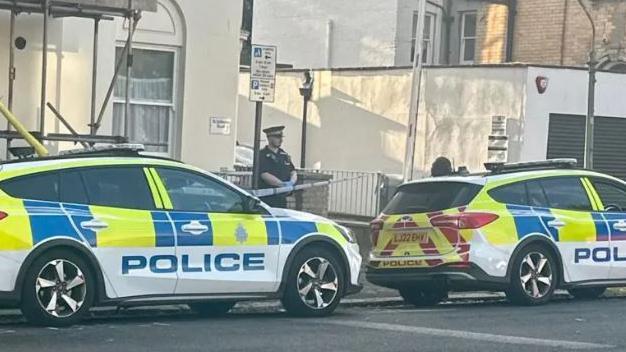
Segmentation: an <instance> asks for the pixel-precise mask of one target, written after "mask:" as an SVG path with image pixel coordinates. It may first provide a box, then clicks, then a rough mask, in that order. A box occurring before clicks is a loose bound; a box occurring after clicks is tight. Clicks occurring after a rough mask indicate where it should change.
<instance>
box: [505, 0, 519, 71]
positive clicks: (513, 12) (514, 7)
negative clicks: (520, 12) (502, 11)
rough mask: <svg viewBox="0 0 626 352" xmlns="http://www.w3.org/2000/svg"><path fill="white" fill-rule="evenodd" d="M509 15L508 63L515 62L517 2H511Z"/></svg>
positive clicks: (507, 32) (506, 59) (511, 0)
mask: <svg viewBox="0 0 626 352" xmlns="http://www.w3.org/2000/svg"><path fill="white" fill-rule="evenodd" d="M508 7H509V11H508V12H509V13H508V18H507V28H506V58H505V61H506V62H512V61H513V40H514V38H515V18H516V17H517V0H509V3H508Z"/></svg>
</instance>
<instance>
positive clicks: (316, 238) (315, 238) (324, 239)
mask: <svg viewBox="0 0 626 352" xmlns="http://www.w3.org/2000/svg"><path fill="white" fill-rule="evenodd" d="M313 246H322V247H325V248H327V249H329V250H330V251H332V252H334V253H335V254H337V257H338V258H339V260H341V263H342V264H343V267H342V268H340V269H341V270H342V271H343V274H344V292H345V289H346V288H347V286H348V285H349V283H350V261H349V260H348V257H347V255H346V253H345V251H344V250H343V249H342V248H341V245H340V244H339V243H337V242H336V241H335V240H333V239H332V238H330V237H328V236H326V235H324V234H313V235H309V236H307V237H305V238H303V239H302V240H300V241H299V242H298V243H296V245H295V246H294V247H293V248H292V249H291V252H290V253H289V256H288V257H287V260H286V261H285V265H284V266H283V271H282V275H281V279H280V286H279V288H278V294H279V295H280V296H282V295H283V293H284V291H285V287H286V285H287V277H288V276H289V270H290V269H291V267H292V265H293V262H294V260H295V258H296V256H297V255H298V253H300V252H301V251H302V250H304V249H305V248H309V247H313Z"/></svg>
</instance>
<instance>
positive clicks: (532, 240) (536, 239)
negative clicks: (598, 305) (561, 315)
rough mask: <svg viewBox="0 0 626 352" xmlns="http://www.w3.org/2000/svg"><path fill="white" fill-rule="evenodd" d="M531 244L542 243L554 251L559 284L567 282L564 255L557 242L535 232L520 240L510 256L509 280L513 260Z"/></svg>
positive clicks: (507, 276) (508, 279)
mask: <svg viewBox="0 0 626 352" xmlns="http://www.w3.org/2000/svg"><path fill="white" fill-rule="evenodd" d="M531 245H540V246H543V247H545V248H547V249H548V250H550V251H551V252H552V255H553V256H554V259H555V260H556V265H557V270H558V271H557V275H558V286H557V287H560V286H562V285H563V283H564V282H565V267H564V265H563V257H562V256H561V251H560V250H559V248H558V247H557V245H556V243H555V242H554V240H553V239H552V238H549V237H548V236H546V235H545V234H533V235H529V236H526V237H525V238H524V239H523V240H522V241H520V242H519V243H518V244H517V246H516V247H515V249H514V250H513V253H512V254H511V256H510V259H509V263H508V266H507V270H506V279H507V281H510V280H511V274H512V272H513V262H514V261H515V260H514V259H515V258H516V257H517V256H518V255H519V253H520V252H521V251H522V250H523V249H524V248H526V247H528V246H531Z"/></svg>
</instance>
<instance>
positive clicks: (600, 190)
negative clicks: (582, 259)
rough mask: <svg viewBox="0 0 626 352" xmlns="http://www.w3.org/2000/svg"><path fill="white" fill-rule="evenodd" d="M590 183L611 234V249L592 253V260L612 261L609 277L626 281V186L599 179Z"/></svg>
mask: <svg viewBox="0 0 626 352" xmlns="http://www.w3.org/2000/svg"><path fill="white" fill-rule="evenodd" d="M590 181H591V182H590V183H591V184H592V185H593V188H592V189H593V191H594V192H595V194H594V196H595V197H596V198H597V199H598V200H597V202H598V203H599V204H598V206H599V207H600V208H601V210H602V211H603V212H602V216H603V217H604V218H605V219H606V220H607V225H608V231H609V232H610V234H611V236H610V238H611V245H610V247H609V246H607V247H605V248H603V249H601V250H599V251H598V252H597V253H595V255H594V253H592V259H593V257H594V256H595V258H596V260H597V259H600V260H607V259H608V260H610V262H611V272H610V275H609V277H610V278H611V279H616V280H624V279H626V186H625V185H624V184H622V183H620V182H617V181H614V180H611V179H607V178H599V177H598V178H593V179H591V180H590Z"/></svg>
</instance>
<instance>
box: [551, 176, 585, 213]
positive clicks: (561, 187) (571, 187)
mask: <svg viewBox="0 0 626 352" xmlns="http://www.w3.org/2000/svg"><path fill="white" fill-rule="evenodd" d="M540 183H541V186H542V187H543V190H544V192H545V194H546V197H547V198H548V203H549V205H550V208H557V209H565V210H580V211H591V210H592V207H591V201H590V200H589V197H588V196H587V192H586V191H585V189H584V188H583V184H582V182H581V180H580V179H579V178H578V177H555V178H547V179H542V180H541V181H540Z"/></svg>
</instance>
